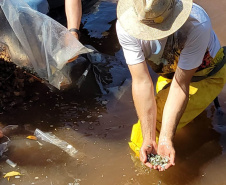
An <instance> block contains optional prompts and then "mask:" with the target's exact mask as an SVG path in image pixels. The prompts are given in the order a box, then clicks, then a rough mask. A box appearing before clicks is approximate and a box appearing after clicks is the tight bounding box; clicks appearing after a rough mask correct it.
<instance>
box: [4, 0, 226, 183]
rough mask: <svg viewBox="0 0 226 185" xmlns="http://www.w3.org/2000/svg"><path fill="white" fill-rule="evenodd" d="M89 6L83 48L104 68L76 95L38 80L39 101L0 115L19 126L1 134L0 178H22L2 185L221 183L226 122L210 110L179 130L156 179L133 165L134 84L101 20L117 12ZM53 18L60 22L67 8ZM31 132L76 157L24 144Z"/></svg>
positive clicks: (108, 21) (112, 21)
mask: <svg viewBox="0 0 226 185" xmlns="http://www.w3.org/2000/svg"><path fill="white" fill-rule="evenodd" d="M89 7H90V13H89V11H87V12H84V15H85V16H84V19H85V21H84V22H83V25H82V28H81V31H82V33H83V35H82V37H81V42H82V43H83V44H89V45H91V46H93V47H94V48H95V49H97V50H98V51H99V53H100V55H98V56H99V58H98V59H101V60H100V61H101V62H100V63H95V64H93V65H94V67H93V68H92V70H91V71H90V72H89V73H88V76H87V78H86V79H85V82H84V83H83V84H82V86H81V88H80V89H79V90H78V89H77V88H75V87H74V86H75V84H73V85H72V86H71V88H68V89H65V90H63V91H58V90H51V89H49V88H48V87H47V86H45V85H44V84H41V83H39V82H36V83H33V85H32V86H30V87H29V89H27V91H26V92H27V93H28V94H29V93H30V94H33V93H34V92H36V94H37V95H38V97H39V98H37V99H34V100H30V101H27V102H24V103H23V104H22V105H21V106H18V107H15V108H14V109H13V110H11V111H9V112H5V113H4V114H1V115H0V126H1V127H6V126H8V125H17V127H15V129H12V127H9V128H8V129H6V132H5V134H6V135H7V136H8V137H9V138H10V140H11V142H10V143H9V147H8V151H6V152H5V153H4V154H3V156H2V158H1V159H0V171H1V174H0V175H1V176H3V175H4V174H5V173H7V172H9V171H19V172H20V173H22V174H23V175H22V176H21V177H20V178H19V179H17V178H14V177H12V178H11V179H10V181H9V182H8V181H7V179H6V178H0V184H1V185H3V184H4V185H7V184H10V185H11V184H16V185H28V184H29V185H30V184H36V185H41V184H42V185H94V184H95V185H96V184H97V185H151V184H153V185H154V184H155V185H160V184H161V185H181V184H186V185H196V184H197V185H204V184H205V185H215V184H218V185H219V184H221V185H222V184H225V178H224V174H225V172H226V169H225V168H224V164H225V159H226V156H225V148H226V143H225V141H226V140H225V130H226V129H225V125H224V123H225V121H226V117H225V115H217V114H216V113H215V109H214V107H213V105H212V104H211V105H210V106H209V107H208V108H207V109H206V110H205V111H204V112H203V113H202V114H201V115H200V116H198V117H197V118H196V119H195V120H194V121H192V122H191V123H189V124H188V125H187V126H186V127H184V128H183V129H181V130H179V131H178V132H177V134H176V137H175V148H176V152H177V153H176V154H177V158H176V166H175V167H172V168H170V169H169V170H167V171H165V172H162V173H160V172H157V171H154V170H152V171H149V169H146V168H144V167H141V166H140V162H139V160H137V159H135V160H134V156H133V154H132V153H131V150H130V149H129V146H128V141H129V139H130V133H131V128H132V125H133V123H135V122H136V121H137V116H136V112H135V110H134V105H133V101H132V95H131V79H130V75H129V73H128V69H127V67H126V66H125V64H124V58H123V54H122V51H121V50H120V46H119V44H118V40H117V37H116V33H115V17H114V16H115V15H114V16H109V17H107V16H105V15H107V14H108V12H111V13H112V12H113V11H115V8H116V4H115V3H114V1H109V2H108V1H103V2H102V1H98V2H97V4H95V5H93V6H89ZM98 12H99V13H98ZM100 12H101V13H100ZM51 15H52V17H55V18H56V20H58V21H59V22H61V23H62V24H63V23H64V24H65V17H64V16H65V15H64V8H61V9H59V10H57V11H56V12H52V14H51ZM95 16H96V17H97V19H98V17H102V18H103V19H98V20H99V21H100V22H98V23H96V22H95V24H94V22H93V23H92V18H93V17H95ZM108 18H109V19H108ZM89 21H91V22H89ZM101 21H102V23H103V25H101ZM108 24H110V27H109V25H108ZM97 25H99V26H97ZM86 26H87V27H86ZM88 27H89V28H91V30H92V31H90V30H89V28H88ZM97 27H98V28H97ZM92 28H93V29H92ZM102 28H104V29H102ZM103 30H104V31H103ZM93 33H95V34H93ZM100 35H101V38H99V36H100ZM95 56H96V55H95ZM88 63H89V62H87V61H86V62H85V63H83V64H82V65H81V66H79V67H78V66H76V67H75V68H74V69H73V70H72V73H71V75H72V79H73V81H75V80H76V79H77V78H78V76H80V75H81V73H82V72H83V71H84V70H85V69H86V67H87V65H88ZM101 64H104V65H101ZM95 66H98V68H95ZM76 68H79V69H80V70H79V71H78V70H77V69H76ZM98 69H102V70H103V69H105V71H104V72H105V73H107V74H110V76H108V75H105V74H104V75H103V76H107V77H108V79H104V81H105V82H106V83H103V84H102V85H103V86H102V90H101V88H100V86H99V84H98V83H97V80H96V78H97V76H95V74H97V72H96V71H95V70H98ZM106 69H107V70H106ZM76 70H77V71H76ZM95 72H96V73H95ZM103 76H101V73H99V75H98V77H100V78H101V77H103ZM98 79H99V78H98ZM102 79H103V78H102ZM103 90H104V92H103ZM223 92H226V91H225V90H224V91H223ZM224 94H225V93H222V94H221V95H220V102H221V104H222V109H223V111H225V112H226V106H225V104H224V100H225V98H226V97H225V95H224ZM222 102H223V103H222ZM36 128H39V129H40V130H42V131H43V132H52V134H54V135H56V136H57V137H58V138H60V139H62V140H64V141H67V142H68V143H69V144H71V145H73V146H74V147H75V148H76V149H77V150H78V153H77V155H76V157H75V158H73V157H71V156H69V155H68V154H67V153H66V152H64V151H62V150H61V149H59V148H58V147H56V146H55V145H52V144H49V143H47V142H44V141H38V142H37V141H34V140H28V139H26V137H27V136H28V135H33V134H34V131H35V129H36ZM6 159H10V160H12V161H13V162H14V163H17V166H16V167H15V168H13V167H11V166H10V165H8V164H7V163H6V162H5V161H6ZM133 160H134V162H133ZM215 177H216V178H215Z"/></svg>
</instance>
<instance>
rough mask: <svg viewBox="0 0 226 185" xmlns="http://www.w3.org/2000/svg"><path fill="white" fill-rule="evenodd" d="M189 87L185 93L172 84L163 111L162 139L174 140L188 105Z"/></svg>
mask: <svg viewBox="0 0 226 185" xmlns="http://www.w3.org/2000/svg"><path fill="white" fill-rule="evenodd" d="M188 92H189V87H187V88H186V90H185V91H183V90H182V89H181V88H180V86H178V85H177V84H172V86H171V88H170V91H169V95H168V98H167V101H166V104H165V107H164V111H163V119H162V128H161V134H160V138H161V139H163V138H165V139H170V140H172V139H173V137H174V135H175V132H176V128H177V125H178V123H179V121H180V118H181V117H182V115H183V113H184V110H185V108H186V106H187V103H188V96H189V93H188Z"/></svg>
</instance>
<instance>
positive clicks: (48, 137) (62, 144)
mask: <svg viewBox="0 0 226 185" xmlns="http://www.w3.org/2000/svg"><path fill="white" fill-rule="evenodd" d="M34 135H35V136H36V137H37V138H38V139H41V140H43V141H46V142H48V143H51V144H53V145H56V146H58V147H59V148H61V149H62V150H64V151H65V152H67V153H68V154H69V155H70V156H71V157H75V156H76V153H77V152H78V150H76V149H75V148H74V147H73V146H72V145H70V144H69V143H67V142H66V141H63V140H61V139H59V138H58V137H56V136H55V135H53V134H51V133H44V132H42V131H41V130H39V129H36V130H35V133H34Z"/></svg>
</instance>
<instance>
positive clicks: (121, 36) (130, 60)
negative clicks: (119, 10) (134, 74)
mask: <svg viewBox="0 0 226 185" xmlns="http://www.w3.org/2000/svg"><path fill="white" fill-rule="evenodd" d="M116 32H117V36H118V40H119V43H120V45H121V46H122V50H123V53H124V56H125V59H126V63H127V64H128V65H134V64H138V63H141V62H143V61H144V60H145V57H144V54H143V51H142V48H141V45H140V44H139V42H138V39H136V38H134V37H132V36H130V35H129V34H128V33H126V31H124V29H123V28H122V26H121V25H120V23H119V21H117V23H116Z"/></svg>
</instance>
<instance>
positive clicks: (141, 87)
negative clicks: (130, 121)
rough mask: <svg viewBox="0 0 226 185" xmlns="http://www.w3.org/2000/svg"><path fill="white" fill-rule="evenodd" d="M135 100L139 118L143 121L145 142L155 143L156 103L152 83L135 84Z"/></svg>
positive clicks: (133, 90)
mask: <svg viewBox="0 0 226 185" xmlns="http://www.w3.org/2000/svg"><path fill="white" fill-rule="evenodd" d="M132 87H133V89H132V92H133V99H134V103H135V107H136V110H137V114H138V117H139V119H140V121H141V128H142V134H143V139H144V141H147V142H148V141H155V129H156V101H155V97H154V90H153V84H152V83H149V82H148V83H140V84H137V83H136V82H133V86H132Z"/></svg>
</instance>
